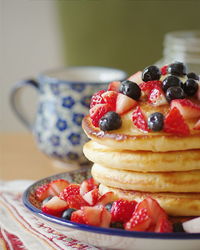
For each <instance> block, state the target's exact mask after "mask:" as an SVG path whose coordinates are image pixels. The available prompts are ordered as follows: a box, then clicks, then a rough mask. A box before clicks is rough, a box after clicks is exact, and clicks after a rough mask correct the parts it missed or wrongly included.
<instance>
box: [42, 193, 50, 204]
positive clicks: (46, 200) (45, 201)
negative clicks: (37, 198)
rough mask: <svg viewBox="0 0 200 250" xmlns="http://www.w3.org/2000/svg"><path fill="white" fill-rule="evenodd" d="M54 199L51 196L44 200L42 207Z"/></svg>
mask: <svg viewBox="0 0 200 250" xmlns="http://www.w3.org/2000/svg"><path fill="white" fill-rule="evenodd" d="M52 197H53V196H52V195H50V196H48V197H47V198H46V199H44V200H43V201H42V206H44V205H45V204H46V203H47V202H48V201H49V200H51V198H52Z"/></svg>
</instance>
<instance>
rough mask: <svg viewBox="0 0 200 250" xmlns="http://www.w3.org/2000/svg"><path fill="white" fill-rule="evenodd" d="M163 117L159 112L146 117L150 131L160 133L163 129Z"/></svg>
mask: <svg viewBox="0 0 200 250" xmlns="http://www.w3.org/2000/svg"><path fill="white" fill-rule="evenodd" d="M163 125H164V115H163V114H162V113H160V112H155V113H153V114H151V115H150V116H149V117H148V127H149V129H151V130H152V131H160V130H162V129H163Z"/></svg>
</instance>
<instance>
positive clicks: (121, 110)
mask: <svg viewBox="0 0 200 250" xmlns="http://www.w3.org/2000/svg"><path fill="white" fill-rule="evenodd" d="M136 105H137V101H135V100H134V99H132V98H130V97H128V96H126V95H123V94H121V93H119V94H118V96H117V100H116V113H118V114H119V115H123V114H125V113H127V112H128V111H129V110H131V109H132V108H134V107H135V106H136Z"/></svg>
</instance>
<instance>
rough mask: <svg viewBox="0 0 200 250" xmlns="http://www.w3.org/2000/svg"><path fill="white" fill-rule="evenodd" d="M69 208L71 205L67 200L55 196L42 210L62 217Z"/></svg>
mask: <svg viewBox="0 0 200 250" xmlns="http://www.w3.org/2000/svg"><path fill="white" fill-rule="evenodd" d="M67 208H69V205H68V203H67V202H66V201H64V200H62V199H60V198H59V197H58V196H54V197H52V198H51V199H50V200H49V201H47V202H46V203H45V204H44V205H43V206H42V212H44V213H47V214H51V215H54V216H58V217H60V216H61V214H62V212H63V211H64V210H66V209H67Z"/></svg>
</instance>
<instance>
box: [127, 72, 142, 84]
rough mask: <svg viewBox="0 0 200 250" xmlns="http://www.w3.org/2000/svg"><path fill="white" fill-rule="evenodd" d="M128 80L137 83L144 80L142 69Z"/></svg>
mask: <svg viewBox="0 0 200 250" xmlns="http://www.w3.org/2000/svg"><path fill="white" fill-rule="evenodd" d="M127 80H129V81H131V82H135V83H137V84H139V83H141V82H142V71H138V72H137V73H135V74H133V75H132V76H130V77H129V78H128V79H127Z"/></svg>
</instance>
